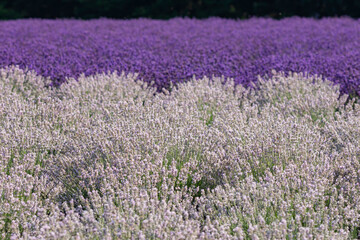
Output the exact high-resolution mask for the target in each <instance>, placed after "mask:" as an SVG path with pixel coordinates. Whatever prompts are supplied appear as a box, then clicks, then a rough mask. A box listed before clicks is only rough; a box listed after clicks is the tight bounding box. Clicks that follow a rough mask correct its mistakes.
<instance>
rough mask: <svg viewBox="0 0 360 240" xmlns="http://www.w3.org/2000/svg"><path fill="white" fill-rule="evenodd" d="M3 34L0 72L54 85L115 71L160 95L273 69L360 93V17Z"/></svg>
mask: <svg viewBox="0 0 360 240" xmlns="http://www.w3.org/2000/svg"><path fill="white" fill-rule="evenodd" d="M0 29H1V30H0V42H1V44H0V56H1V57H0V67H5V66H9V65H19V66H20V68H22V69H25V68H26V67H27V68H29V69H31V70H35V71H36V72H37V73H38V74H40V75H42V76H44V77H51V79H52V81H53V83H52V84H55V85H59V84H60V83H63V82H64V81H66V77H75V78H78V77H79V76H80V74H82V73H84V74H85V75H86V76H89V75H92V74H95V73H102V72H105V73H107V72H108V71H111V72H113V71H114V70H117V71H118V72H122V71H125V72H137V73H139V74H140V76H139V77H140V78H142V79H143V80H144V81H146V82H149V83H150V82H152V81H154V83H155V86H156V87H157V89H158V90H160V89H161V88H162V87H166V88H169V85H170V82H172V83H178V82H182V81H185V80H189V79H190V78H191V77H192V76H193V75H196V77H197V78H202V77H203V76H209V77H211V76H212V75H215V76H222V75H224V76H225V78H227V77H230V78H234V79H235V83H241V84H243V85H244V86H248V85H249V83H250V82H251V81H256V80H257V79H256V76H257V75H261V76H264V75H265V74H270V73H271V72H270V71H271V69H275V70H277V71H285V72H288V71H293V72H308V73H310V74H318V75H323V76H325V77H327V79H329V80H330V81H332V82H335V83H338V84H340V86H341V87H340V91H341V93H347V94H351V95H360V87H359V81H360V61H359V59H360V50H359V49H360V20H354V19H350V18H327V19H322V20H314V19H304V18H287V19H283V20H280V21H277V20H270V19H250V20H245V21H243V20H242V21H240V20H239V21H235V20H225V19H217V18H213V19H208V20H195V19H181V18H177V19H172V20H169V21H159V20H148V19H139V20H124V21H119V20H106V19H102V20H90V21H78V20H16V21H2V22H0Z"/></svg>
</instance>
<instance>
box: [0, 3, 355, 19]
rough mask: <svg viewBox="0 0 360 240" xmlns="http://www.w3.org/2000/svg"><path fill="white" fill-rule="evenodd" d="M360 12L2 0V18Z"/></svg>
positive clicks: (324, 6)
mask: <svg viewBox="0 0 360 240" xmlns="http://www.w3.org/2000/svg"><path fill="white" fill-rule="evenodd" d="M294 15H298V16H307V17H323V16H341V15H349V16H351V17H359V16H360V2H359V1H354V0H327V1H322V0H313V1H312V0H301V1H295V2H293V1H286V0H252V1H246V0H223V1H216V0H182V1H180V0H176V1H173V0H149V1H145V0H74V1H70V0H50V1H48V0H34V1H26V0H1V1H0V19H14V18H27V17H35V18H69V17H75V18H83V19H89V18H99V17H109V18H139V17H146V18H157V19H168V18H173V17H177V16H179V17H185V16H188V17H196V18H207V17H210V16H219V17H226V18H249V17H251V16H269V17H274V18H282V17H288V16H294Z"/></svg>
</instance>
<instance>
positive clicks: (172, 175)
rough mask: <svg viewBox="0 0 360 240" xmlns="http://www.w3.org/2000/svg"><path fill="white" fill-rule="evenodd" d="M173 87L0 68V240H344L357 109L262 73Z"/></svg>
mask: <svg viewBox="0 0 360 240" xmlns="http://www.w3.org/2000/svg"><path fill="white" fill-rule="evenodd" d="M272 75H273V77H270V78H260V79H259V81H258V82H257V86H256V88H257V90H256V91H255V90H254V89H246V88H244V87H243V86H241V85H236V84H235V82H234V80H232V79H227V80H226V79H225V78H217V77H214V78H211V79H209V78H206V77H204V78H202V79H192V80H191V81H189V82H187V83H182V84H179V85H178V87H177V88H173V91H172V92H171V93H170V92H167V91H165V92H164V93H163V94H154V93H155V91H156V89H154V88H148V84H147V83H144V82H142V81H136V80H135V79H137V77H138V76H137V75H134V74H124V73H121V74H120V73H116V72H114V73H112V74H97V75H94V76H87V77H86V76H84V75H82V76H80V77H79V79H78V80H77V81H76V80H75V79H69V80H68V83H66V84H62V85H61V86H60V87H59V88H51V87H48V88H46V87H44V86H48V85H49V81H51V80H50V79H45V78H44V77H42V76H38V75H37V74H36V73H35V72H34V71H28V72H24V71H23V70H21V69H19V68H17V67H9V68H5V69H2V70H0V89H1V90H2V94H1V95H0V106H1V107H0V132H1V134H0V142H1V144H0V236H1V238H2V239H69V238H75V239H286V238H287V239H313V238H315V239H354V238H355V239H356V238H358V237H359V232H360V230H359V226H360V222H359V221H360V219H359V217H360V206H359V202H360V199H359V198H360V187H359V184H360V175H359V174H360V161H359V160H360V151H359V148H358V145H359V141H360V126H359V124H360V119H359V118H360V108H359V105H358V104H357V103H356V102H355V100H351V101H353V102H351V104H346V105H345V104H344V103H345V101H346V99H347V96H346V95H343V96H342V97H339V96H340V89H339V86H338V85H335V86H334V85H333V84H332V83H331V82H330V81H327V80H325V81H323V80H322V79H321V78H320V77H317V76H310V75H304V74H296V73H289V74H288V75H287V76H285V74H284V73H277V72H273V74H272Z"/></svg>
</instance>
